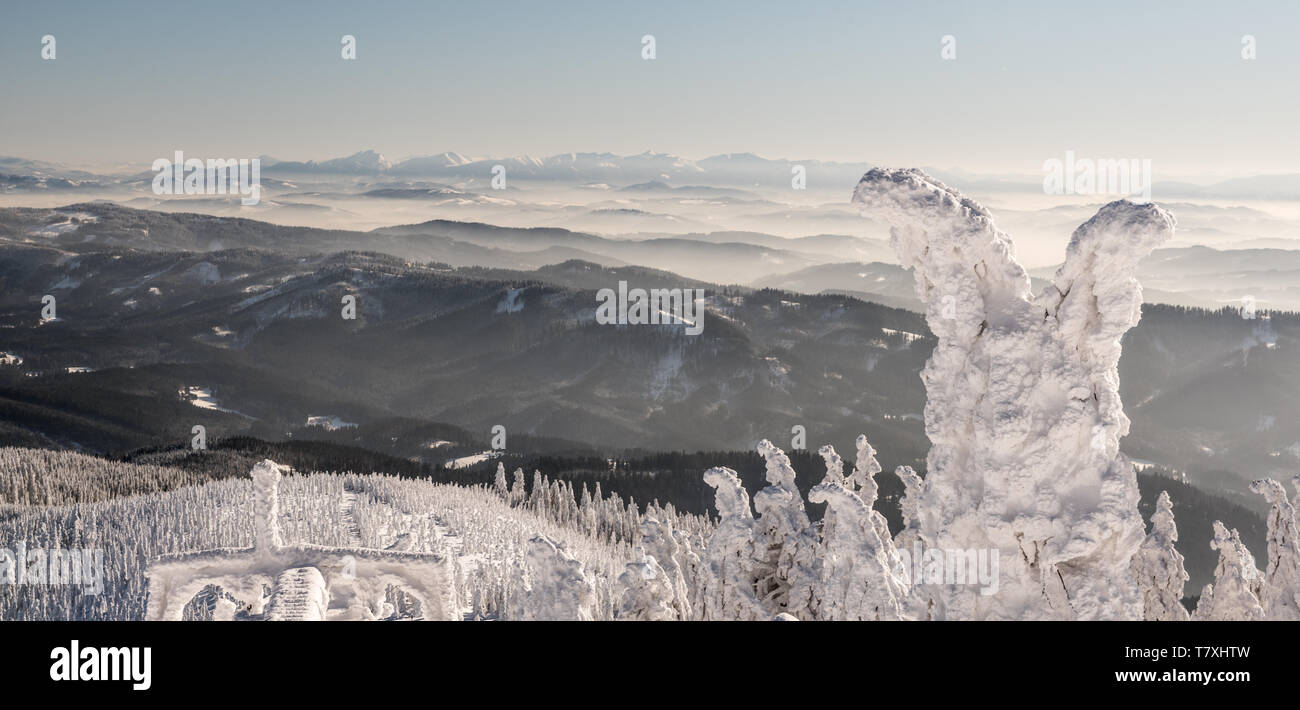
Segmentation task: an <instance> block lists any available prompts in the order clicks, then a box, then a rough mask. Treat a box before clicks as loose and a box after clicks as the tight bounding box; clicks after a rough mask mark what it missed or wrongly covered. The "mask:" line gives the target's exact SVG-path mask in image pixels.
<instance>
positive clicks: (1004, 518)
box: [853, 169, 1174, 619]
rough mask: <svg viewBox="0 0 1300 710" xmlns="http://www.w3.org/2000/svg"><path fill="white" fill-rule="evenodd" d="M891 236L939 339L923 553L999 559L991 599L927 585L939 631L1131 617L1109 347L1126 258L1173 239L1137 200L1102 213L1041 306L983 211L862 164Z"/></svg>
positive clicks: (936, 185)
mask: <svg viewBox="0 0 1300 710" xmlns="http://www.w3.org/2000/svg"><path fill="white" fill-rule="evenodd" d="M853 200H854V202H855V203H856V204H857V205H858V206H859V207H860V208H861V209H862V211H863V213H864V214H869V215H871V216H873V217H879V218H881V219H883V220H884V221H885V222H887V223H888V224H889V225H890V226H891V235H892V243H893V246H894V248H895V250H896V251H897V253H898V255H899V258H900V260H901V262H902V264H903V265H904V266H905V267H909V268H912V269H913V270H914V275H915V278H916V289H917V294H918V295H919V297H920V298H921V300H922V301H923V302H924V303H925V304H926V320H927V322H928V323H929V326H930V329H931V330H932V331H933V332H934V334H935V336H936V337H937V338H938V344H937V345H936V347H935V350H934V354H933V355H932V356H931V358H930V361H929V363H928V364H927V365H926V368H925V370H924V372H923V373H922V380H923V381H924V384H925V387H926V394H927V402H926V408H925V424H926V434H927V435H928V437H929V439H930V443H931V448H930V452H929V455H928V457H927V461H926V466H927V469H928V474H927V487H926V489H925V490H924V493H923V494H922V496H923V500H922V501H918V506H919V508H920V509H924V510H925V511H926V516H925V518H924V519H923V520H922V521H921V524H920V526H919V529H918V530H917V536H918V538H919V540H920V541H921V542H922V544H924V545H925V546H927V547H929V548H940V549H957V550H978V549H990V550H991V549H996V550H998V554H999V560H1000V564H999V568H1000V573H999V584H998V589H999V591H998V593H997V594H993V595H990V596H981V594H980V593H979V589H978V588H977V587H976V586H974V585H944V586H940V587H937V588H935V589H933V590H932V591H933V602H934V609H933V614H934V617H935V618H940V619H1139V618H1141V616H1142V599H1141V596H1140V594H1139V592H1138V587H1137V583H1136V581H1135V580H1134V579H1133V576H1132V573H1131V572H1130V569H1129V564H1130V561H1131V559H1132V557H1133V554H1134V553H1135V552H1136V551H1137V548H1138V546H1139V545H1140V544H1141V542H1142V539H1143V537H1144V530H1143V525H1142V520H1141V517H1140V515H1139V514H1138V509H1137V502H1138V489H1137V479H1136V475H1135V473H1134V471H1133V467H1132V466H1131V464H1130V463H1129V462H1128V461H1127V459H1126V458H1125V457H1124V456H1123V455H1122V454H1120V453H1119V439H1120V437H1122V436H1123V435H1124V434H1126V433H1127V432H1128V426H1129V421H1128V419H1127V417H1125V416H1124V412H1123V409H1122V408H1121V405H1120V399H1119V377H1118V373H1117V363H1118V361H1119V356H1120V337H1121V336H1122V335H1123V334H1124V332H1125V331H1127V330H1128V329H1129V328H1131V327H1132V326H1133V325H1134V324H1135V323H1136V322H1137V320H1138V317H1139V315H1140V313H1141V303H1142V301H1141V289H1140V287H1139V286H1138V284H1137V282H1136V280H1135V279H1134V278H1133V273H1134V270H1135V268H1136V265H1137V262H1138V260H1139V259H1141V258H1142V257H1143V256H1145V255H1147V254H1148V253H1150V251H1151V250H1152V249H1153V248H1154V247H1155V246H1156V245H1158V244H1159V243H1160V242H1162V241H1164V240H1166V239H1168V238H1169V237H1170V236H1172V234H1173V230H1174V220H1173V217H1172V216H1170V215H1169V213H1168V212H1166V211H1164V210H1163V209H1161V208H1159V207H1157V206H1155V205H1152V204H1143V205H1138V204H1134V203H1131V202H1127V201H1118V202H1112V203H1110V204H1108V205H1106V206H1104V207H1102V208H1101V210H1100V211H1099V212H1098V213H1097V215H1096V216H1095V217H1093V218H1092V219H1091V220H1089V221H1088V222H1087V223H1085V224H1084V225H1082V226H1081V227H1079V229H1078V230H1076V231H1075V233H1074V235H1073V238H1072V239H1071V241H1070V246H1069V250H1068V253H1067V255H1066V260H1065V263H1064V265H1063V266H1062V267H1061V268H1060V270H1059V271H1058V272H1057V275H1056V278H1055V280H1054V283H1053V285H1052V286H1051V287H1049V288H1048V289H1047V290H1046V292H1045V293H1044V294H1043V295H1042V296H1041V297H1039V298H1038V299H1033V298H1031V295H1030V285H1029V277H1028V275H1027V274H1026V272H1025V270H1024V269H1023V268H1022V267H1021V266H1020V265H1019V264H1018V263H1017V262H1016V260H1015V257H1014V248H1013V246H1012V244H1011V241H1010V240H1009V239H1008V238H1007V237H1006V235H1004V234H1003V233H1002V232H1000V231H999V230H998V229H997V228H996V227H995V226H994V224H993V220H992V217H991V216H990V215H989V213H988V212H987V211H986V210H985V209H984V208H983V207H981V206H980V205H978V204H976V203H975V202H974V201H972V200H970V199H969V198H966V197H965V196H963V195H961V194H960V193H958V192H956V191H955V190H952V189H951V188H949V187H947V186H945V185H943V184H942V183H940V182H938V181H937V180H934V179H932V178H930V177H929V176H928V175H926V174H925V173H923V172H921V171H919V170H885V169H876V170H872V171H871V172H869V173H867V174H866V175H865V176H863V178H862V180H861V182H859V184H858V186H857V189H856V191H855V193H854V197H853Z"/></svg>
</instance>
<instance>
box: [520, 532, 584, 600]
mask: <svg viewBox="0 0 1300 710" xmlns="http://www.w3.org/2000/svg"><path fill="white" fill-rule="evenodd" d="M525 563H526V566H527V569H528V573H529V587H528V589H526V590H520V591H519V592H518V594H517V595H516V597H515V599H514V611H513V614H512V617H511V618H513V619H518V620H527V621H590V620H591V619H592V608H593V606H594V604H595V595H594V593H593V589H592V585H591V582H590V581H589V580H588V579H587V577H586V574H585V573H584V571H583V566H582V563H581V562H579V561H578V560H576V559H574V558H573V556H572V555H570V554H569V553H567V552H566V551H565V550H564V549H563V548H562V547H559V546H558V545H556V544H555V543H554V542H553V541H551V540H550V539H549V538H548V537H546V536H545V535H534V536H533V537H532V538H531V539H529V541H528V550H527V554H526V557H525Z"/></svg>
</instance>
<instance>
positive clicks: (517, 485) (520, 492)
mask: <svg viewBox="0 0 1300 710" xmlns="http://www.w3.org/2000/svg"><path fill="white" fill-rule="evenodd" d="M514 480H515V482H514V484H513V485H511V486H510V505H523V504H524V498H525V496H526V495H527V494H525V493H524V470H523V469H522V468H517V469H515V479H514Z"/></svg>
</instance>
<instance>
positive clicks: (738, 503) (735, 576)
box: [699, 467, 771, 621]
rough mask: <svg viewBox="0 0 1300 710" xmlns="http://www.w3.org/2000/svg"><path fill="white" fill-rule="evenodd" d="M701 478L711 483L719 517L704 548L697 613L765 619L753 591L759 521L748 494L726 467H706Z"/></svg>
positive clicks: (717, 618) (719, 618)
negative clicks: (703, 568)
mask: <svg viewBox="0 0 1300 710" xmlns="http://www.w3.org/2000/svg"><path fill="white" fill-rule="evenodd" d="M704 482H705V483H707V484H709V485H710V486H712V487H713V489H714V504H715V506H716V507H717V509H718V516H719V520H718V527H717V529H716V530H714V531H713V535H712V536H711V537H710V538H709V541H708V546H707V548H706V550H705V559H704V562H705V566H706V568H707V575H706V577H705V582H704V590H703V592H702V593H701V594H700V605H699V606H700V611H699V615H700V617H701V618H703V619H706V620H709V621H754V620H757V619H766V618H768V617H769V616H771V615H770V614H768V613H767V612H766V611H765V610H764V608H763V605H762V604H761V603H760V601H759V599H758V597H757V595H756V594H755V583H756V581H757V568H758V565H759V559H758V556H759V553H760V551H759V550H757V549H755V542H754V541H755V540H756V539H757V538H758V525H757V523H756V522H755V520H754V514H753V512H752V511H751V510H750V508H749V494H748V493H746V492H745V487H744V486H742V485H741V484H740V477H739V476H737V475H736V472H735V471H733V470H731V469H729V468H725V467H718V468H711V469H709V470H708V471H705V472H704ZM763 552H766V550H764V551H763Z"/></svg>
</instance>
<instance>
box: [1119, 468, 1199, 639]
mask: <svg viewBox="0 0 1300 710" xmlns="http://www.w3.org/2000/svg"><path fill="white" fill-rule="evenodd" d="M1176 542H1178V527H1177V526H1176V525H1174V506H1173V503H1172V502H1171V501H1170V500H1169V493H1168V492H1167V491H1160V497H1159V498H1158V499H1156V512H1154V513H1152V514H1151V532H1149V533H1147V537H1146V539H1145V540H1143V541H1142V547H1140V548H1138V551H1137V554H1135V555H1133V576H1134V577H1135V578H1136V579H1137V581H1138V587H1139V588H1140V589H1141V590H1142V605H1143V606H1142V609H1143V611H1142V618H1143V619H1146V620H1147V621H1187V620H1188V618H1189V614H1188V613H1187V608H1186V607H1184V606H1183V604H1182V598H1183V585H1184V584H1185V583H1186V582H1187V579H1188V576H1187V570H1186V569H1184V568H1183V556H1182V554H1181V553H1179V552H1178V550H1177V549H1175V548H1174V543H1176Z"/></svg>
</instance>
